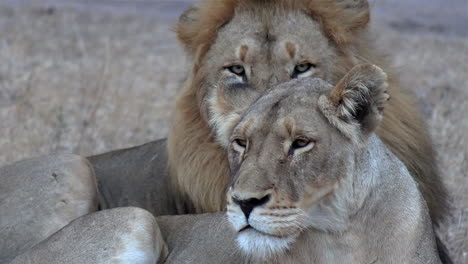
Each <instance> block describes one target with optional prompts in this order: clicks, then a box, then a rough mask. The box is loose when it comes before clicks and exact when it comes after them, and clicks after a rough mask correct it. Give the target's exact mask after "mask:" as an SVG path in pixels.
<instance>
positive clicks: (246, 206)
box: [232, 195, 270, 219]
mask: <svg viewBox="0 0 468 264" xmlns="http://www.w3.org/2000/svg"><path fill="white" fill-rule="evenodd" d="M232 200H233V201H234V202H235V203H236V204H238V205H239V206H240V208H241V210H242V212H244V215H245V218H246V219H249V216H250V213H251V212H252V210H253V209H254V208H255V207H257V206H261V205H264V204H266V203H267V202H268V201H269V200H270V195H267V196H265V197H263V198H261V199H257V198H250V199H246V200H240V199H238V198H236V197H232Z"/></svg>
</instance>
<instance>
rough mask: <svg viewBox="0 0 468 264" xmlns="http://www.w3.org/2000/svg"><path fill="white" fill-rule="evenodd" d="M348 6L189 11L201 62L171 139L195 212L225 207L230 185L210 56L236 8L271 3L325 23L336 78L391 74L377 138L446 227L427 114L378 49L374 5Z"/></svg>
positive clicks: (304, 1)
mask: <svg viewBox="0 0 468 264" xmlns="http://www.w3.org/2000/svg"><path fill="white" fill-rule="evenodd" d="M345 2H346V1H334V0H296V1H294V0H278V1H267V0H264V1H260V0H206V1H204V2H203V3H200V4H199V5H197V6H196V7H195V8H194V9H192V10H190V11H188V12H193V13H194V14H188V15H187V16H188V17H190V18H186V19H185V20H184V21H183V20H182V19H181V21H180V22H179V24H178V25H177V28H176V31H177V34H178V37H179V40H180V41H181V42H182V44H183V45H184V47H185V48H186V50H187V51H188V52H189V54H190V55H191V57H192V60H193V65H192V71H191V73H190V76H189V77H188V79H187V81H186V82H185V84H184V87H183V89H182V91H181V92H180V94H179V97H178V99H177V105H176V114H175V117H174V120H173V126H172V129H171V132H170V134H169V141H168V153H169V169H170V174H171V177H172V179H173V181H174V185H175V187H176V189H177V190H178V191H180V193H182V195H183V197H182V199H184V200H186V201H187V202H189V203H190V204H191V205H192V206H193V207H194V211H195V212H213V211H220V210H223V209H224V208H225V197H224V193H225V190H226V186H227V184H228V177H227V175H228V174H227V171H228V164H227V159H226V152H225V150H224V149H223V148H222V147H221V145H220V144H219V143H218V142H217V141H216V139H215V138H214V135H213V130H212V128H210V127H209V125H208V120H207V115H208V114H207V112H206V107H205V104H206V101H205V100H206V96H207V94H206V93H207V91H206V89H201V87H202V86H203V84H204V80H205V77H206V75H207V72H209V70H210V69H208V68H207V66H206V65H204V61H205V60H206V59H207V58H206V56H205V55H206V53H207V52H208V51H209V49H210V47H211V45H212V44H213V42H214V41H215V40H216V39H217V34H218V31H219V30H220V29H221V28H222V27H223V25H225V24H226V23H228V22H229V21H230V20H232V19H233V18H234V17H235V15H236V10H238V9H240V8H243V9H247V8H255V6H256V5H258V4H259V3H263V4H265V3H266V4H269V5H272V6H273V5H275V6H277V7H278V8H280V9H285V10H300V11H303V12H304V13H306V14H308V15H309V16H310V17H312V18H313V19H314V20H316V21H318V22H319V23H320V25H321V28H322V31H323V34H324V35H325V36H326V37H327V38H328V39H329V40H330V42H331V43H333V45H334V46H336V49H337V50H338V51H339V54H340V55H339V58H337V60H338V61H339V63H337V65H335V72H333V74H334V75H336V76H334V77H333V78H331V79H332V80H335V81H337V80H339V79H340V78H341V77H343V76H344V74H345V72H347V71H348V70H349V69H351V67H352V66H353V65H355V64H356V63H361V62H369V63H373V64H376V65H379V66H380V67H381V68H383V69H384V71H385V72H387V74H388V83H389V88H388V93H389V94H390V96H391V100H390V102H389V103H388V106H387V108H386V112H385V114H384V118H383V121H382V122H381V125H380V127H379V129H378V131H377V134H378V136H379V137H380V138H381V139H382V140H383V141H384V142H385V143H386V145H387V146H388V147H389V148H390V149H391V150H392V151H393V152H394V153H395V154H396V155H397V156H398V158H399V159H400V160H402V161H403V162H404V163H405V165H406V166H407V167H408V169H409V171H410V172H411V174H412V176H413V177H414V179H415V180H416V182H417V183H418V186H419V188H420V190H421V192H422V194H423V196H424V198H425V200H426V201H427V203H428V207H429V211H430V215H431V218H432V219H433V220H434V221H435V222H436V223H439V222H440V221H441V220H442V219H443V217H444V215H446V214H447V212H448V208H449V206H448V195H447V192H446V189H445V188H444V185H443V183H442V181H441V179H440V178H439V175H438V172H437V168H436V165H435V163H436V162H435V155H434V152H433V149H432V145H431V140H430V137H429V134H428V131H427V128H426V126H425V123H424V121H423V119H422V117H421V114H420V112H419V109H418V108H417V105H416V103H415V101H414V100H413V99H412V96H411V95H409V94H408V93H407V91H405V90H404V89H402V88H401V87H400V85H399V83H398V79H397V78H396V77H395V76H394V75H393V74H392V73H391V71H390V69H389V66H388V63H387V62H386V61H385V60H384V59H383V57H382V56H381V55H380V54H379V52H378V51H377V49H376V48H375V47H374V46H372V45H373V41H372V39H371V38H370V36H369V33H368V30H367V25H368V23H369V7H368V4H367V1H358V2H362V3H363V4H361V5H360V6H358V8H350V7H349V5H346V3H345ZM354 2H356V1H354ZM267 15H268V14H267ZM187 21H189V22H187ZM330 74H332V73H330Z"/></svg>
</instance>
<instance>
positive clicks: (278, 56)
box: [202, 2, 342, 147]
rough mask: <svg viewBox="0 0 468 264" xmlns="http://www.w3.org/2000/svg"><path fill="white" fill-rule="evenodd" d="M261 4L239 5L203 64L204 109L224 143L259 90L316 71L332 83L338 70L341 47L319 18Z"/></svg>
mask: <svg viewBox="0 0 468 264" xmlns="http://www.w3.org/2000/svg"><path fill="white" fill-rule="evenodd" d="M260 3H261V2H259V4H258V6H257V7H256V8H251V9H247V10H244V9H242V8H239V9H238V10H236V14H235V16H234V18H233V19H232V20H231V21H229V23H228V24H226V25H225V26H224V27H222V28H221V30H220V31H219V33H218V34H217V38H216V40H215V42H214V44H213V45H212V46H211V47H210V49H209V51H208V53H207V55H206V56H205V60H204V62H203V63H202V64H203V65H204V69H205V70H203V71H202V72H204V73H206V74H207V75H206V77H205V78H206V79H205V82H204V87H203V88H202V89H204V91H203V92H202V94H204V96H205V98H204V100H203V101H204V102H205V104H203V105H202V112H203V111H204V112H205V116H207V117H208V122H209V124H210V126H211V127H212V128H213V130H214V131H215V136H216V139H217V140H218V142H220V143H221V144H222V145H223V146H225V147H227V146H228V145H229V138H228V137H227V135H228V134H229V131H231V129H232V126H233V125H234V124H235V123H236V122H237V121H238V119H239V117H240V115H241V114H242V113H243V111H245V109H246V108H247V107H248V106H250V104H251V103H252V102H253V101H254V100H255V99H256V98H258V96H259V94H260V93H261V92H263V91H265V90H267V89H269V88H270V87H273V86H274V85H275V84H277V83H281V82H284V81H287V80H290V79H297V78H305V77H311V76H312V77H318V78H321V79H324V80H327V81H330V82H334V81H335V79H336V77H337V76H338V75H339V74H338V69H335V68H334V67H335V66H336V65H337V57H338V55H337V51H336V49H335V47H334V46H333V44H331V43H330V42H329V40H328V39H327V38H326V37H325V35H324V34H323V33H322V30H321V28H320V25H319V24H318V22H316V21H314V20H313V19H312V18H310V17H309V16H307V15H306V14H303V13H301V12H299V11H286V10H278V7H272V6H271V5H262V4H260ZM341 64H342V63H341Z"/></svg>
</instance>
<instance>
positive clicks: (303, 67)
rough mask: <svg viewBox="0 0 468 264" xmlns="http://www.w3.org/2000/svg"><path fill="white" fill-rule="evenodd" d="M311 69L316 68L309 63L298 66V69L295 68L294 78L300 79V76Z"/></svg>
mask: <svg viewBox="0 0 468 264" xmlns="http://www.w3.org/2000/svg"><path fill="white" fill-rule="evenodd" d="M311 68H315V65H314V64H312V63H308V62H307V63H301V64H297V65H296V67H294V72H293V74H292V78H297V77H299V75H301V74H303V73H306V72H308V71H309V70H310V69H311Z"/></svg>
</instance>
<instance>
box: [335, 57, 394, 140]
mask: <svg viewBox="0 0 468 264" xmlns="http://www.w3.org/2000/svg"><path fill="white" fill-rule="evenodd" d="M327 99H328V100H327V101H328V104H329V106H328V107H327V111H326V112H327V113H326V114H328V115H332V116H329V117H328V118H329V120H330V119H331V120H333V121H332V123H334V124H335V125H337V126H338V128H339V129H341V130H345V131H343V132H344V133H345V134H355V133H359V130H360V132H361V134H364V135H367V134H369V133H371V132H373V131H374V130H375V129H376V127H377V125H378V124H379V122H380V120H381V119H382V116H383V109H384V105H385V102H386V101H387V100H388V99H389V95H388V93H387V74H385V72H383V71H382V69H380V68H379V67H377V66H375V65H372V64H361V65H358V66H355V67H354V68H352V69H351V71H350V72H349V73H348V74H346V76H345V77H343V79H341V81H340V82H339V83H338V84H337V85H336V87H335V88H333V90H332V91H331V92H330V94H329V95H328V96H327ZM355 128H357V129H358V131H355Z"/></svg>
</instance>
